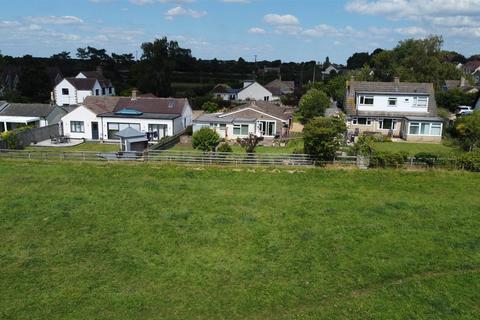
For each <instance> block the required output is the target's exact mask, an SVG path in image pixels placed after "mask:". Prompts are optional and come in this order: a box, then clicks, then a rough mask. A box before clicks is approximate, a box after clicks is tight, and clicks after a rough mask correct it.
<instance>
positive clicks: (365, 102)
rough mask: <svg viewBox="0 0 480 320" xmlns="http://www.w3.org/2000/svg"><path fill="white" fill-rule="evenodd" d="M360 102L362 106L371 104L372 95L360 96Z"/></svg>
mask: <svg viewBox="0 0 480 320" xmlns="http://www.w3.org/2000/svg"><path fill="white" fill-rule="evenodd" d="M360 104H361V105H364V106H373V96H360Z"/></svg>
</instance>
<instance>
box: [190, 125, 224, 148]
mask: <svg viewBox="0 0 480 320" xmlns="http://www.w3.org/2000/svg"><path fill="white" fill-rule="evenodd" d="M219 143H220V136H219V135H218V133H217V132H216V131H214V130H212V129H210V128H202V129H200V130H198V131H197V132H195V133H194V134H193V137H192V145H193V148H194V149H199V150H202V151H204V152H207V151H213V150H214V149H215V147H216V146H217V145H218V144H219Z"/></svg>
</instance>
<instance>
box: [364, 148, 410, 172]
mask: <svg viewBox="0 0 480 320" xmlns="http://www.w3.org/2000/svg"><path fill="white" fill-rule="evenodd" d="M407 160H408V153H406V152H385V151H382V152H374V153H373V154H372V156H371V157H370V167H371V168H401V167H403V166H404V165H405V162H406V161H407Z"/></svg>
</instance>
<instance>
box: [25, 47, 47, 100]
mask: <svg viewBox="0 0 480 320" xmlns="http://www.w3.org/2000/svg"><path fill="white" fill-rule="evenodd" d="M51 89H52V88H50V79H49V77H48V74H47V71H46V67H45V65H44V64H43V63H42V62H40V61H39V60H37V59H34V58H33V57H32V56H30V55H27V56H24V57H23V58H22V71H21V73H20V77H19V84H18V91H19V93H20V95H21V96H23V97H26V98H27V101H29V102H40V103H45V102H48V101H49V98H50V90H51Z"/></svg>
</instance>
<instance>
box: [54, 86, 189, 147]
mask: <svg viewBox="0 0 480 320" xmlns="http://www.w3.org/2000/svg"><path fill="white" fill-rule="evenodd" d="M62 124H63V130H64V134H65V135H67V136H69V137H70V138H72V139H86V140H104V141H106V140H107V141H108V140H118V139H119V138H118V136H117V135H116V134H117V133H118V132H120V131H122V130H123V129H125V128H134V129H136V130H138V131H141V132H144V133H145V134H146V135H147V137H148V139H149V140H150V141H159V140H160V139H162V138H163V137H167V136H173V135H175V134H178V133H180V132H182V131H183V130H185V129H186V128H187V127H188V126H190V125H191V124H192V108H191V106H190V103H189V101H188V100H187V99H174V98H156V97H139V96H138V95H137V93H136V91H135V90H134V91H133V93H132V97H105V96H104V97H97V96H90V97H87V98H86V99H85V101H84V103H83V104H82V105H80V106H79V107H77V108H76V109H75V110H73V111H72V112H71V113H70V114H68V115H66V116H65V117H63V118H62Z"/></svg>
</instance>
